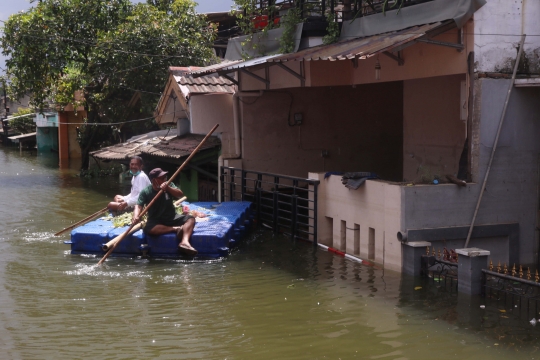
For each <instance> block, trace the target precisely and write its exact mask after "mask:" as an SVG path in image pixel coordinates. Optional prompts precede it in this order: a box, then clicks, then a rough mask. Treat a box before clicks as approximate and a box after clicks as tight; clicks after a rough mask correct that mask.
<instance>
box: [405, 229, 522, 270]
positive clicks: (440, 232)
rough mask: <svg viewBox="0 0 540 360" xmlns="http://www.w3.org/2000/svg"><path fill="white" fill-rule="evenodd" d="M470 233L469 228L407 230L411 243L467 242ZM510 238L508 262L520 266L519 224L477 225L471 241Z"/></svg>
mask: <svg viewBox="0 0 540 360" xmlns="http://www.w3.org/2000/svg"><path fill="white" fill-rule="evenodd" d="M468 233H469V226H452V227H445V228H429V229H412V230H407V239H408V241H410V242H415V241H416V242H418V241H428V242H436V241H444V240H465V239H466V238H467V234H468ZM503 236H504V237H506V236H507V237H508V262H509V263H516V264H518V263H519V262H520V261H519V223H510V224H494V225H476V226H475V227H474V228H473V231H472V234H471V239H475V238H486V237H503ZM434 245H435V244H434Z"/></svg>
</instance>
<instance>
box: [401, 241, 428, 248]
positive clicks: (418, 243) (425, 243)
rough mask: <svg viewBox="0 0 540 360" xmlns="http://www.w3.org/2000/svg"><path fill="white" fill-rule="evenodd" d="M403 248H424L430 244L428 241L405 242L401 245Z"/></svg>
mask: <svg viewBox="0 0 540 360" xmlns="http://www.w3.org/2000/svg"><path fill="white" fill-rule="evenodd" d="M403 245H405V246H411V247H423V248H426V247H428V246H431V243H430V242H428V241H412V242H406V243H403Z"/></svg>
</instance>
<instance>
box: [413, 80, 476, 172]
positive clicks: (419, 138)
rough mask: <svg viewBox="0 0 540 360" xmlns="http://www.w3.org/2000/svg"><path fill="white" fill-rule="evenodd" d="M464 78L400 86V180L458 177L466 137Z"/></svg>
mask: <svg viewBox="0 0 540 360" xmlns="http://www.w3.org/2000/svg"><path fill="white" fill-rule="evenodd" d="M462 81H463V82H464V81H465V75H450V76H439V77H434V78H423V79H416V80H407V81H404V83H403V97H404V100H403V107H404V109H403V179H404V181H415V182H421V181H431V180H433V177H434V176H438V177H439V178H440V179H443V180H445V175H446V174H452V175H457V172H458V168H459V159H460V156H461V153H462V151H463V145H464V143H465V138H466V120H465V121H464V120H462V119H461V108H462V107H463V106H465V108H466V103H462V101H461V96H460V94H461V84H462Z"/></svg>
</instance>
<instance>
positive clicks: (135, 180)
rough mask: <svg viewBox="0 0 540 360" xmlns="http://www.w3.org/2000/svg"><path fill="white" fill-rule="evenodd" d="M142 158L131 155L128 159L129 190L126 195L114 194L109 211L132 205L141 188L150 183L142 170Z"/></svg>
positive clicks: (108, 206)
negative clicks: (130, 176)
mask: <svg viewBox="0 0 540 360" xmlns="http://www.w3.org/2000/svg"><path fill="white" fill-rule="evenodd" d="M142 168H143V160H142V159H141V158H140V157H139V156H133V157H132V158H131V159H130V161H129V172H130V173H131V175H133V177H132V178H131V192H130V193H129V194H127V195H126V196H122V195H116V196H115V197H114V201H111V202H110V203H109V205H107V208H108V209H109V210H111V211H122V210H125V209H127V208H129V207H133V206H134V205H135V204H136V203H137V200H138V199H139V193H140V192H141V190H142V189H144V188H145V187H147V186H148V185H150V180H149V179H148V176H146V174H145V173H144V171H142Z"/></svg>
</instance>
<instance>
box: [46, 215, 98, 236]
mask: <svg viewBox="0 0 540 360" xmlns="http://www.w3.org/2000/svg"><path fill="white" fill-rule="evenodd" d="M105 211H107V208H103V209H101V210H99V211H98V212H96V213H94V214H92V215H90V216H88V217H86V218H84V219H82V220H81V221H79V222H76V223H75V224H73V225H71V226H69V227H67V228H65V229H64V230H61V231H59V232H57V233H56V234H54V236H58V235H60V234H62V233H64V232H66V231H68V230H71V229H73V228H74V227H77V226H79V225H82V224H86V223H87V222H89V221H90V220H92V219H93V218H95V217H96V216H98V215H101V214H103V213H104V212H105Z"/></svg>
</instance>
